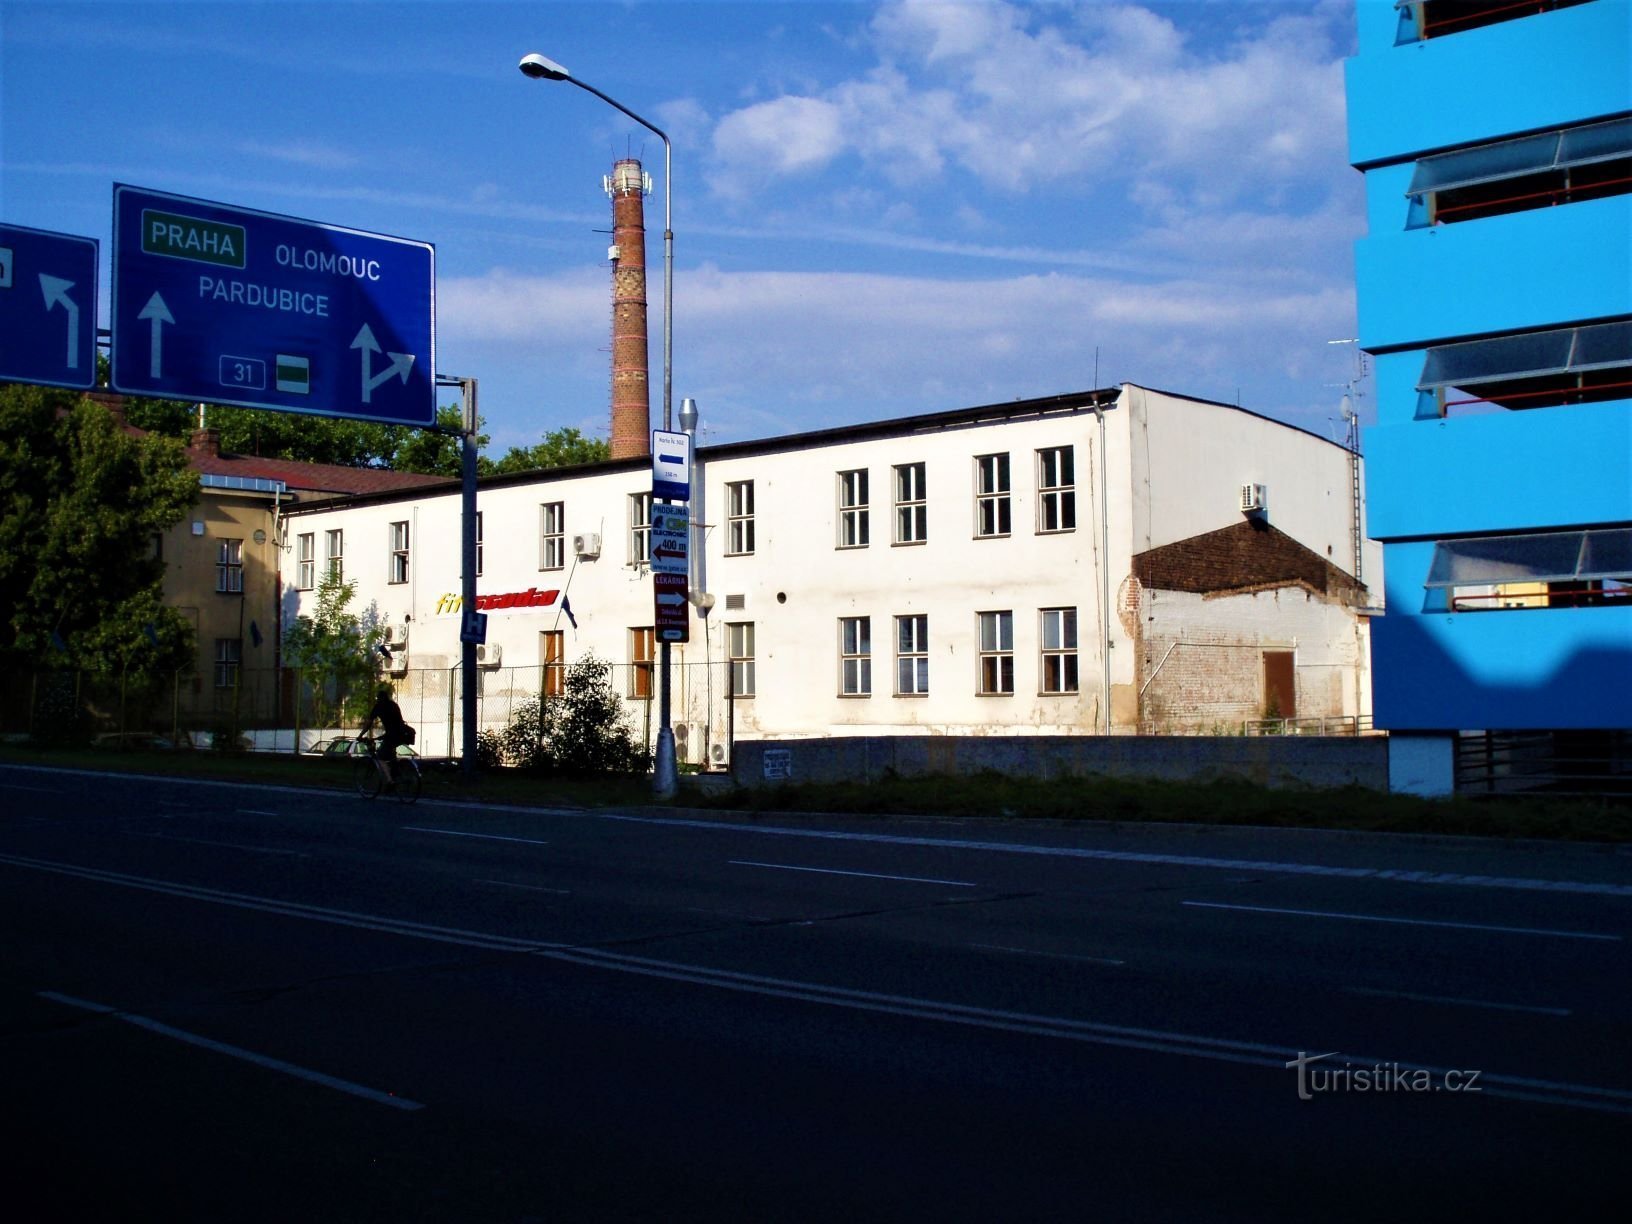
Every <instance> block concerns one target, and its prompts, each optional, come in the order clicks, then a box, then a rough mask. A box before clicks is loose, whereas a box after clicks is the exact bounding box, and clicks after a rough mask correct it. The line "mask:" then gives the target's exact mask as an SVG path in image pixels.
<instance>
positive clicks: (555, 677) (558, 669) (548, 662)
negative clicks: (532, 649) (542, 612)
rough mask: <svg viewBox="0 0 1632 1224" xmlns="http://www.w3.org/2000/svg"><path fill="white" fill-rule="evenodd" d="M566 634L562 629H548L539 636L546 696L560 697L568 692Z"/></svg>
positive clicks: (539, 654)
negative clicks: (565, 660)
mask: <svg viewBox="0 0 1632 1224" xmlns="http://www.w3.org/2000/svg"><path fill="white" fill-rule="evenodd" d="M565 652H566V633H565V631H564V630H561V629H546V630H544V631H543V632H542V633H540V634H539V635H538V657H539V660H540V661H541V662H542V663H543V665H544V685H543V688H544V696H546V697H559V696H561V694H562V693H564V692H566V691H567V684H566V679H567V677H566V671H567V668H566V664H565V663H564V662H562V660H563V659H564V658H565Z"/></svg>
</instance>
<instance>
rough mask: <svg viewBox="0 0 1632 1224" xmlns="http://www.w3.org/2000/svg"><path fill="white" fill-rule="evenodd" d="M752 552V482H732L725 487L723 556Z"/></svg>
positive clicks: (737, 555) (742, 554)
mask: <svg viewBox="0 0 1632 1224" xmlns="http://www.w3.org/2000/svg"><path fill="white" fill-rule="evenodd" d="M753 551H754V482H753V481H751V480H734V481H732V482H731V483H729V484H727V485H726V486H725V555H726V556H728V557H740V556H744V555H746V554H748V553H751V552H753Z"/></svg>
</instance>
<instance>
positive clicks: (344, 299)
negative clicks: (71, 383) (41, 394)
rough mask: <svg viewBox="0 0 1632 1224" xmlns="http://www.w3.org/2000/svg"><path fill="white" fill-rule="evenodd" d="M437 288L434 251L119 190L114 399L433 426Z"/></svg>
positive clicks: (297, 221)
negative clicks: (156, 398)
mask: <svg viewBox="0 0 1632 1224" xmlns="http://www.w3.org/2000/svg"><path fill="white" fill-rule="evenodd" d="M435 282H436V250H435V248H433V247H432V246H431V245H430V244H429V243H426V242H412V241H410V240H408V239H406V238H392V237H389V236H387V235H384V234H370V233H366V232H364V231H362V230H354V229H346V228H344V227H342V226H337V225H325V224H323V223H321V222H317V221H303V220H301V219H300V218H298V217H284V216H279V215H277V214H275V213H264V212H257V211H255V210H252V209H246V208H238V207H236V206H234V205H230V204H218V203H215V202H213V201H209V200H195V199H191V198H189V197H187V196H178V195H171V194H169V193H166V192H159V191H148V190H145V189H143V188H139V187H129V186H126V185H124V184H115V186H114V189H113V310H112V324H113V386H114V389H115V390H117V391H123V392H125V393H126V394H130V395H147V396H160V397H163V398H166V399H180V400H197V401H203V402H206V403H214V404H234V405H237V406H239V407H243V408H272V409H276V410H278V411H282V412H305V413H312V414H314V415H318V416H332V417H347V418H352V419H355V420H362V421H373V422H377V423H381V424H393V425H418V426H428V425H432V424H434V423H435V421H436V352H435V338H436V302H435ZM87 317H89V316H87Z"/></svg>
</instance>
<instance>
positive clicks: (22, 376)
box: [0, 225, 97, 390]
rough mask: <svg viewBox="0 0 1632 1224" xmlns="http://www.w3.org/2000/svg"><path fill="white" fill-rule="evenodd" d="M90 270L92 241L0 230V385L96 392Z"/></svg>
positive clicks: (92, 265)
mask: <svg viewBox="0 0 1632 1224" xmlns="http://www.w3.org/2000/svg"><path fill="white" fill-rule="evenodd" d="M96 262H97V244H96V240H95V239H93V238H79V237H76V236H74V235H73V234H55V233H52V232H50V231H49V230H36V229H29V228H27V227H26V226H21V225H0V382H24V383H39V384H41V385H43V386H49V387H75V388H79V389H82V390H88V389H89V388H91V387H94V386H95V385H96ZM36 285H37V286H39V292H38V293H37V294H36V293H35V292H34V291H33V287H34V286H36Z"/></svg>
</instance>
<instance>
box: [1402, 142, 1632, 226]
mask: <svg viewBox="0 0 1632 1224" xmlns="http://www.w3.org/2000/svg"><path fill="white" fill-rule="evenodd" d="M1629 191H1632V119H1612V120H1610V121H1609V122H1607V123H1591V124H1587V125H1586V126H1584V127H1574V128H1563V129H1561V130H1559V131H1556V132H1544V133H1542V134H1541V135H1538V136H1521V137H1519V138H1518V139H1516V140H1499V141H1496V142H1494V143H1492V144H1486V145H1478V146H1476V147H1475V148H1471V149H1458V150H1456V151H1455V152H1453V153H1437V154H1434V155H1433V156H1431V157H1424V158H1422V159H1421V160H1419V161H1418V162H1417V166H1416V171H1415V173H1414V174H1412V176H1411V185H1410V186H1409V187H1408V188H1406V192H1405V194H1406V198H1407V199H1408V200H1409V201H1410V213H1409V216H1408V218H1407V221H1406V225H1407V226H1408V227H1410V228H1421V227H1422V226H1426V225H1454V224H1456V223H1457V222H1460V221H1474V220H1477V219H1478V218H1480V217H1496V216H1501V215H1502V214H1504V213H1515V212H1528V211H1530V210H1531V209H1535V208H1551V207H1552V206H1553V205H1555V204H1572V203H1575V202H1577V201H1580V200H1599V199H1604V198H1605V197H1608V196H1616V195H1625V194H1627V192H1629Z"/></svg>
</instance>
